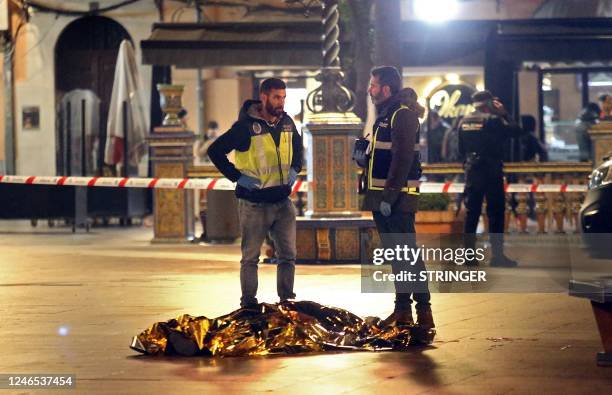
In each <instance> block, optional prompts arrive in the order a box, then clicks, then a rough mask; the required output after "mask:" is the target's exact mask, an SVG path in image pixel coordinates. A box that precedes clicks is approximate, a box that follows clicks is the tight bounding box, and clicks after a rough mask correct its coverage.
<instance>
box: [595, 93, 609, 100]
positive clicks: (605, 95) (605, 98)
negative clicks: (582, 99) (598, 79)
mask: <svg viewBox="0 0 612 395" xmlns="http://www.w3.org/2000/svg"><path fill="white" fill-rule="evenodd" d="M608 97H610V94H609V93H603V94H601V95H599V98H598V99H597V100H599V101H600V102H605V101H606V100H608Z"/></svg>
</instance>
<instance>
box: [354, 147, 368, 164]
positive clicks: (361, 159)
mask: <svg viewBox="0 0 612 395" xmlns="http://www.w3.org/2000/svg"><path fill="white" fill-rule="evenodd" d="M353 159H354V160H355V162H356V163H357V166H359V167H366V166H367V165H368V155H366V153H365V151H357V152H355V155H354V156H353Z"/></svg>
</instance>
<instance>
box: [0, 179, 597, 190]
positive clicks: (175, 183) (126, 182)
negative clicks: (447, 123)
mask: <svg viewBox="0 0 612 395" xmlns="http://www.w3.org/2000/svg"><path fill="white" fill-rule="evenodd" d="M0 183H3V184H32V185H59V186H61V185H71V186H86V187H94V186H95V187H115V188H164V189H207V190H226V191H228V190H234V188H235V187H236V184H235V183H233V182H231V181H230V180H228V179H227V178H132V177H130V178H122V177H45V176H0ZM463 187H464V184H463V183H454V182H446V183H442V182H423V183H421V185H420V190H421V192H423V193H461V192H463ZM505 190H506V192H562V193H565V192H586V191H587V186H586V185H561V184H506V186H505ZM293 192H308V182H306V181H303V180H298V181H297V182H296V183H295V185H294V186H293Z"/></svg>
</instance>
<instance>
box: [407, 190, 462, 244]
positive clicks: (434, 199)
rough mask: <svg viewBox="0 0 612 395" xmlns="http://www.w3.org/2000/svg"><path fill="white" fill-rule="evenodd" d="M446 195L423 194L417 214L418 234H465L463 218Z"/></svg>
mask: <svg viewBox="0 0 612 395" xmlns="http://www.w3.org/2000/svg"><path fill="white" fill-rule="evenodd" d="M452 206H453V205H451V198H450V196H449V195H448V194H446V193H422V194H421V195H420V196H419V205H418V211H417V213H416V231H417V233H438V234H450V233H461V232H463V218H462V217H461V216H457V215H456V213H455V211H454V210H453V208H452Z"/></svg>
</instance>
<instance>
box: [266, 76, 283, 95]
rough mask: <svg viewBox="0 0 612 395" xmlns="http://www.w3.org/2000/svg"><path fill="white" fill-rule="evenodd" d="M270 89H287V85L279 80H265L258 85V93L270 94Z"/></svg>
mask: <svg viewBox="0 0 612 395" xmlns="http://www.w3.org/2000/svg"><path fill="white" fill-rule="evenodd" d="M272 89H287V85H286V84H285V82H284V81H283V80H281V79H279V78H266V79H265V80H263V82H262V83H261V85H259V93H270V91H271V90H272Z"/></svg>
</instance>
